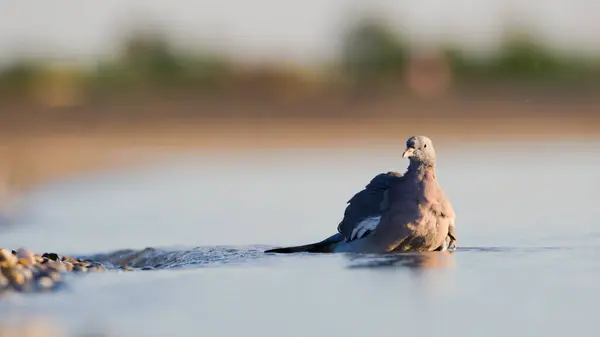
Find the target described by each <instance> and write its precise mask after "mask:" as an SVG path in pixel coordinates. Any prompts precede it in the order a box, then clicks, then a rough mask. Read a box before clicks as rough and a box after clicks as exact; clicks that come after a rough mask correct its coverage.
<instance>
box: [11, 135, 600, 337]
mask: <svg viewBox="0 0 600 337" xmlns="http://www.w3.org/2000/svg"><path fill="white" fill-rule="evenodd" d="M393 145H394V146H396V145H395V144H393ZM436 148H437V150H438V153H439V154H438V157H439V160H438V165H439V169H438V177H439V179H440V180H441V183H442V185H443V186H444V188H445V189H446V192H447V194H449V196H450V197H451V198H452V201H453V203H454V205H455V209H456V212H457V214H458V217H457V230H458V236H459V249H458V251H456V252H455V253H453V254H444V253H431V254H406V255H394V256H386V257H382V256H360V255H359V256H356V255H342V254H339V255H311V254H298V255H294V256H279V255H271V254H263V253H262V251H263V250H264V249H265V248H269V247H272V246H274V245H287V244H299V243H306V242H309V241H314V240H319V239H321V238H323V237H325V236H327V235H329V234H331V233H332V232H333V231H334V230H335V227H336V225H337V222H338V221H339V220H340V217H341V214H342V212H343V209H344V207H345V201H346V200H348V199H349V197H351V196H352V194H353V193H355V192H356V191H357V190H359V189H360V188H362V187H363V186H364V185H365V184H366V183H367V182H368V180H369V179H370V178H371V177H372V176H373V175H374V174H376V173H378V172H381V171H386V170H399V171H402V170H403V167H404V165H406V162H404V161H403V160H402V159H401V158H400V152H399V150H398V149H397V148H395V147H389V146H387V145H385V146H377V147H374V148H373V149H372V150H369V151H366V150H352V149H322V150H308V149H307V150H302V151H298V150H294V151H291V150H286V151H268V152H267V151H263V152H254V153H245V154H234V153H229V154H216V153H199V154H195V155H190V156H189V157H186V158H182V159H181V160H178V161H172V162H169V163H165V164H164V165H158V166H156V167H153V168H139V169H135V170H129V171H122V172H110V173H105V174H94V175H86V176H82V177H80V178H78V179H72V180H70V181H63V182H58V183H55V184H52V185H48V186H45V187H44V188H40V189H39V190H38V191H35V192H33V193H31V194H30V195H28V197H27V198H26V199H25V200H24V203H23V205H22V206H23V213H22V216H21V218H20V219H19V228H20V229H19V230H18V231H9V232H6V233H2V236H1V237H0V247H8V248H16V247H17V246H26V247H29V248H31V249H32V250H34V251H40V252H42V251H58V252H59V253H64V254H72V255H78V256H93V257H94V258H98V259H100V260H103V261H105V262H106V263H107V264H110V262H117V261H118V260H119V259H127V260H128V261H129V262H130V264H132V265H133V266H134V267H138V268H144V267H146V268H144V269H151V270H139V271H135V272H119V271H113V272H105V273H101V274H90V275H81V276H80V275H69V276H68V278H67V281H68V284H69V288H68V289H66V290H64V291H62V292H60V293H55V294H45V295H26V296H18V297H11V298H5V299H2V300H0V317H1V318H0V323H2V322H5V323H6V322H12V323H14V322H21V321H23V319H25V318H27V317H42V318H46V319H50V320H52V322H53V324H56V325H58V327H60V328H62V329H66V330H67V331H68V332H70V333H77V332H84V331H105V332H107V333H109V334H111V335H120V336H197V335H207V336H230V335H240V334H244V335H249V336H255V335H261V336H307V335H314V336H326V335H333V336H338V335H339V336H367V335H373V336H398V335H413V336H441V335H446V334H460V335H464V336H482V335H486V336H512V335H519V336H520V335H527V336H538V335H544V336H560V335H565V334H568V335H571V334H577V333H580V334H583V335H592V334H593V330H592V328H593V327H594V326H595V324H594V323H595V322H594V318H595V317H593V316H594V313H595V310H594V308H595V304H596V303H598V301H599V300H600V290H598V287H597V285H596V283H597V280H598V279H599V277H600V264H598V262H597V258H598V256H599V254H600V230H599V229H598V226H597V220H596V219H598V218H599V217H600V208H599V207H597V202H596V200H597V197H596V195H597V194H596V187H597V186H599V182H600V172H599V171H598V170H597V167H598V165H599V164H600V156H597V154H598V150H599V149H600V144H597V143H568V142H563V143H532V142H513V143H502V144H479V145H477V144H470V145H466V144H439V145H437V146H436ZM146 247H152V248H149V249H145V250H144V248H146Z"/></svg>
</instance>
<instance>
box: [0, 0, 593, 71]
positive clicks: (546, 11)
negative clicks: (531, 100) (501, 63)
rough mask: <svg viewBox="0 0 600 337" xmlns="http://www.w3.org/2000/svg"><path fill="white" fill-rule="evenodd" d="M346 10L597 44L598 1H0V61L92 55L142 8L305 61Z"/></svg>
mask: <svg viewBox="0 0 600 337" xmlns="http://www.w3.org/2000/svg"><path fill="white" fill-rule="evenodd" d="M356 4H361V5H359V6H357V5H356ZM353 8H354V9H356V8H363V9H368V10H372V11H377V8H379V12H380V13H382V15H384V16H386V17H387V19H388V20H389V21H391V22H392V23H393V24H394V25H395V26H396V27H397V28H398V29H403V30H404V31H405V32H406V33H408V35H410V36H411V37H412V38H413V39H414V40H415V41H428V40H430V39H442V38H450V39H455V40H459V41H461V43H462V44H465V45H476V46H479V47H484V46H485V45H486V43H487V44H488V45H489V44H492V43H493V42H494V40H495V39H496V38H497V37H498V33H499V26H500V24H501V22H502V20H503V17H504V18H505V17H506V16H507V15H508V14H510V15H511V16H513V17H521V18H522V19H524V20H526V21H527V22H528V24H530V25H531V26H532V27H534V28H535V29H537V30H538V31H539V33H540V34H542V35H544V36H545V37H546V38H548V39H549V40H550V41H552V42H553V43H556V44H557V45H559V46H560V47H562V48H570V49H573V48H574V49H581V50H596V51H598V50H600V20H599V19H598V16H599V15H600V1H598V0H527V1H519V0H452V1H447V0H401V1H400V0H369V1H368V2H367V1H360V0H303V1H281V0H252V1H248V0H169V1H166V0H101V1H100V0H98V1H91V0H87V1H84V0H0V9H1V10H0V60H2V59H4V60H6V59H7V58H10V57H13V56H14V55H15V52H17V51H19V52H27V53H37V54H40V53H41V55H43V56H47V57H50V56H52V55H54V56H56V55H60V56H66V57H71V58H78V59H90V58H96V57H98V56H101V55H103V54H106V53H110V52H112V51H113V50H112V49H111V48H113V47H114V43H115V42H117V40H116V39H115V37H117V36H118V33H119V32H120V27H123V26H124V25H125V26H126V25H128V24H133V23H134V22H135V20H136V16H135V15H136V13H137V14H140V13H142V14H143V13H146V14H147V15H148V16H149V17H151V18H153V19H158V20H160V22H161V23H163V24H164V25H166V26H167V27H168V28H169V29H170V30H172V33H173V34H174V36H176V37H177V40H178V41H179V43H181V44H183V45H190V46H191V45H196V44H198V43H199V42H201V43H204V44H209V45H211V46H213V47H216V48H220V49H222V50H225V51H229V52H232V53H235V54H236V55H243V57H244V58H247V59H249V60H263V59H267V60H268V59H269V58H286V59H291V60H293V61H296V62H298V61H300V62H302V61H311V60H315V59H320V58H324V57H325V58H326V57H328V56H330V55H332V53H333V52H334V51H335V47H336V44H335V43H337V42H338V41H339V40H336V37H337V36H338V34H339V31H340V28H341V27H342V23H343V21H342V19H343V18H344V14H346V13H349V11H350V10H352V9H353ZM509 10H510V11H509Z"/></svg>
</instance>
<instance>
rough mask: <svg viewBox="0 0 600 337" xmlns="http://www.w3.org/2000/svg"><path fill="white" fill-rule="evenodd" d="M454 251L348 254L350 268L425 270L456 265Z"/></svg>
mask: <svg viewBox="0 0 600 337" xmlns="http://www.w3.org/2000/svg"><path fill="white" fill-rule="evenodd" d="M453 254H454V253H453V252H423V253H392V254H383V255H374V254H360V255H347V257H348V258H349V259H350V261H351V262H350V265H349V266H348V268H351V269H356V268H408V269H413V270H425V269H436V268H447V267H452V266H454V264H455V262H454V256H453Z"/></svg>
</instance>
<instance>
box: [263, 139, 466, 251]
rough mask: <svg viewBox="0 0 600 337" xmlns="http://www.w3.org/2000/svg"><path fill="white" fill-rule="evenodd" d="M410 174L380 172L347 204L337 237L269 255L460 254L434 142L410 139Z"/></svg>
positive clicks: (407, 146)
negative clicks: (439, 172)
mask: <svg viewBox="0 0 600 337" xmlns="http://www.w3.org/2000/svg"><path fill="white" fill-rule="evenodd" d="M402 157H403V158H408V159H409V165H408V168H407V170H406V172H405V173H404V174H403V175H402V174H399V173H397V172H387V173H380V174H378V175H376V176H375V177H374V178H373V179H371V181H370V182H369V184H368V185H366V186H365V188H364V189H363V190H361V191H359V192H358V193H356V194H355V195H354V196H353V197H352V198H351V199H350V200H349V201H348V202H347V204H348V206H347V207H346V209H345V211H344V216H343V218H342V221H341V222H340V223H339V225H338V227H337V233H335V234H333V235H332V236H330V237H328V238H326V239H325V240H322V241H319V242H316V243H311V244H307V245H302V246H293V247H283V248H274V249H269V250H266V251H265V253H300V252H308V253H343V252H349V253H395V252H428V251H446V250H450V249H452V250H456V248H457V238H456V227H455V219H456V216H455V213H454V209H453V207H452V204H451V202H450V200H449V199H448V197H447V196H446V195H445V193H444V191H443V189H442V188H441V186H440V185H439V183H438V181H437V178H436V174H435V169H436V156H435V150H434V147H433V142H432V141H431V139H429V138H428V137H425V136H412V137H410V138H408V140H407V141H406V150H405V151H404V153H403V154H402Z"/></svg>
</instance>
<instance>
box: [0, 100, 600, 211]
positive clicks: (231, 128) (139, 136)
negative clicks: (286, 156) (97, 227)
mask: <svg viewBox="0 0 600 337" xmlns="http://www.w3.org/2000/svg"><path fill="white" fill-rule="evenodd" d="M140 102H143V103H137V105H136V104H117V105H113V106H106V105H105V106H95V107H92V108H89V109H92V110H93V111H91V112H90V111H86V110H85V108H80V109H79V110H72V111H70V112H69V113H71V115H70V116H71V117H69V115H67V117H68V118H67V117H64V114H65V113H64V112H60V111H59V112H56V111H55V110H48V111H46V110H44V109H38V110H37V111H34V112H32V111H25V112H23V111H15V113H14V114H13V115H14V116H25V117H23V118H21V119H20V120H12V121H9V120H7V121H5V122H4V123H2V124H1V126H2V129H3V132H2V133H1V134H0V197H1V199H2V200H1V201H0V204H4V205H6V204H7V202H8V201H9V200H11V199H12V198H13V196H15V195H18V194H20V193H22V192H24V191H27V190H29V189H31V188H35V187H36V186H38V185H39V184H43V183H45V182H50V181H54V180H56V179H62V178H66V177H68V176H70V175H72V174H76V173H80V172H86V171H91V170H104V169H110V168H114V167H122V166H126V165H133V164H139V163H144V162H146V161H154V160H159V159H161V158H164V156H170V155H177V154H178V153H182V152H184V151H190V150H194V151H195V150H201V151H219V152H223V153H225V152H228V151H249V150H253V149H274V148H320V147H354V148H357V147H364V148H368V147H372V146H377V145H378V144H391V143H396V142H399V143H401V142H403V141H404V139H405V138H406V137H407V136H408V135H413V134H426V135H428V136H430V137H432V138H434V139H435V140H436V141H438V142H440V141H443V142H461V141H465V140H475V141H483V142H485V141H496V140H506V139H511V140H515V139H530V140H540V141H543V140H560V139H564V140H586V139H600V128H599V126H600V116H597V115H600V97H599V98H598V99H592V100H590V99H589V98H587V99H585V100H581V99H579V100H578V99H571V100H563V101H560V100H558V101H557V100H556V99H554V100H553V99H552V97H545V99H541V100H540V99H537V100H536V99H532V100H531V101H527V100H523V99H521V98H518V99H517V98H515V99H512V100H510V99H503V100H500V99H490V100H485V99H479V100H467V99H462V100H447V101H443V102H438V103H422V102H415V101H408V102H407V101H406V100H401V99H395V100H379V101H371V102H369V101H367V102H362V101H361V102H355V103H354V104H351V103H348V102H345V103H343V104H339V103H338V104H334V103H331V104H324V103H313V104H312V105H310V104H290V103H288V104H287V105H286V104H283V105H281V104H279V105H278V104H265V103H264V102H263V103H260V102H259V103H248V102H246V104H244V102H241V101H240V102H234V103H231V102H225V103H221V104H215V103H214V102H213V103H211V104H212V105H211V104H209V105H206V104H205V103H202V102H193V101H191V102H190V101H185V100H164V101H159V102H154V104H150V103H148V102H145V101H143V100H142V101H140ZM196 103H197V104H196ZM286 107H287V108H288V109H290V111H292V112H291V113H290V114H289V116H286V117H284V115H285V114H282V113H281V111H279V110H280V109H286ZM209 108H210V109H212V110H211V111H210V114H206V113H201V114H200V115H201V116H198V114H196V115H195V114H194V111H197V110H198V109H200V110H201V111H203V112H206V109H209ZM119 109H121V110H122V111H121V110H119ZM144 109H149V111H150V112H156V111H165V112H168V113H164V114H163V115H160V114H158V115H157V114H156V113H150V112H148V113H149V116H150V117H147V118H143V116H145V115H144V113H140V111H141V112H144V111H143V110H144ZM243 109H246V110H244V113H245V114H246V115H247V117H245V118H242V117H240V115H243V114H244V113H240V111H241V110H243ZM294 109H296V110H294ZM17 110H18V109H17ZM134 110H137V111H138V113H137V114H133V115H132V114H131V111H134ZM73 111H76V112H77V113H79V115H76V114H74V113H73ZM103 111H109V112H110V114H108V113H107V117H106V118H104V119H102V118H99V117H97V114H98V113H101V112H103ZM236 111H237V114H236ZM294 111H296V112H298V111H302V112H303V113H304V112H305V111H309V115H308V116H307V115H306V114H304V116H299V115H300V114H298V113H296V114H294V113H293V112H294ZM92 112H93V113H95V115H94V114H92ZM127 112H129V113H130V114H129V115H127V114H126V113H127ZM342 112H343V113H342ZM44 113H46V115H44ZM61 113H62V114H63V117H62V119H61ZM277 114H279V115H281V116H280V117H275V116H277ZM90 115H91V116H95V120H94V121H93V122H91V121H90V120H89V118H87V119H86V118H85V116H90ZM207 115H211V116H207ZM27 116H29V117H27ZM32 116H33V117H32ZM36 116H37V117H36ZM57 116H58V117H57ZM77 116H83V117H77ZM110 116H113V117H110ZM114 116H120V117H119V118H115V117H114ZM136 116H141V117H136ZM214 116H220V117H214Z"/></svg>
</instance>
